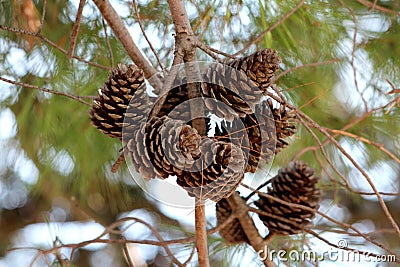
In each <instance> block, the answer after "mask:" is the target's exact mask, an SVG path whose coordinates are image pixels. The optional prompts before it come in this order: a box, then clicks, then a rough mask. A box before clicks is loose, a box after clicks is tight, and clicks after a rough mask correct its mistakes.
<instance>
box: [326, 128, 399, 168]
mask: <svg viewBox="0 0 400 267" xmlns="http://www.w3.org/2000/svg"><path fill="white" fill-rule="evenodd" d="M324 129H325V130H326V131H329V132H332V133H335V134H341V135H345V136H349V137H351V138H354V139H357V140H359V141H361V142H364V143H366V144H370V145H373V146H374V147H377V148H378V149H379V150H381V151H382V152H383V153H385V154H386V155H388V156H389V157H390V158H392V159H393V160H395V161H396V162H397V163H399V164H400V159H399V158H398V157H396V156H395V155H394V154H393V153H391V152H390V151H389V150H387V149H386V148H385V147H384V144H377V143H375V142H373V141H371V140H369V139H367V138H365V137H361V136H358V135H355V134H352V133H349V132H345V131H341V130H334V129H329V128H324Z"/></svg>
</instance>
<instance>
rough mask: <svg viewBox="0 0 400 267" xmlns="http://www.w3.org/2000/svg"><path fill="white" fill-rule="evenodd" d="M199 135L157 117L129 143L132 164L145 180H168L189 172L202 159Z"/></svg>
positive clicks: (187, 128) (189, 128)
mask: <svg viewBox="0 0 400 267" xmlns="http://www.w3.org/2000/svg"><path fill="white" fill-rule="evenodd" d="M199 143H200V136H199V135H198V133H197V131H196V130H195V129H194V128H192V127H191V126H189V125H185V124H184V122H183V121H178V120H172V119H169V118H167V117H162V118H157V117H154V118H152V119H151V120H150V121H148V122H146V123H142V124H141V127H140V129H138V130H136V131H134V133H133V135H131V136H130V140H129V141H128V143H127V149H128V151H129V152H130V155H131V158H132V162H133V165H134V166H135V169H136V171H137V172H139V173H141V174H142V175H143V177H144V178H146V179H150V178H154V177H155V176H156V175H157V176H158V177H159V178H167V177H168V176H169V175H179V174H181V173H182V172H183V171H184V170H187V169H190V168H191V167H192V165H193V164H194V161H195V160H196V159H197V158H198V157H199V156H200V150H199Z"/></svg>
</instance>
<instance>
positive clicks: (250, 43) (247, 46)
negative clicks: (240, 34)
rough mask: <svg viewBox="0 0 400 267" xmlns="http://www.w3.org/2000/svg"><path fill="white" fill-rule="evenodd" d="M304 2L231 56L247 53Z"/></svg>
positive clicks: (301, 2)
mask: <svg viewBox="0 0 400 267" xmlns="http://www.w3.org/2000/svg"><path fill="white" fill-rule="evenodd" d="M304 2H305V0H301V1H300V2H299V3H298V4H297V5H296V6H295V7H294V8H292V10H290V11H289V12H288V13H286V14H285V15H284V16H283V17H282V18H280V19H279V20H278V21H277V22H275V23H274V24H273V25H272V26H271V27H269V28H268V29H266V30H264V31H263V32H262V33H261V34H260V35H258V36H257V37H256V38H255V39H253V40H252V41H250V42H249V43H248V44H247V45H245V46H244V47H243V48H242V49H240V50H239V51H237V52H236V53H235V54H233V56H237V55H240V54H242V53H244V52H245V51H247V49H249V48H250V47H251V46H252V45H253V44H255V43H257V42H259V41H260V40H261V39H262V38H263V37H264V35H266V34H267V33H269V32H270V31H272V30H273V29H275V28H276V27H278V26H279V25H280V24H282V22H284V21H285V20H286V19H287V18H289V17H290V16H291V15H292V14H293V13H294V12H296V11H297V10H298V9H299V8H300V7H301V6H302V5H303V4H304Z"/></svg>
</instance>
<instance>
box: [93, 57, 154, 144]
mask: <svg viewBox="0 0 400 267" xmlns="http://www.w3.org/2000/svg"><path fill="white" fill-rule="evenodd" d="M149 107H150V99H149V97H148V95H147V93H146V86H145V83H144V76H143V71H142V70H140V69H138V68H137V67H136V66H134V65H129V66H126V65H124V64H118V67H117V68H116V69H113V70H112V73H111V74H110V75H109V77H108V80H107V81H106V82H105V83H104V86H103V87H102V88H100V89H99V95H98V96H97V97H96V98H95V99H94V100H93V106H92V109H90V110H89V114H90V118H91V121H92V123H93V125H94V126H95V127H96V128H97V129H99V130H100V131H102V132H103V133H105V134H106V135H108V136H110V137H114V138H119V139H122V131H123V127H124V126H125V127H127V129H128V128H129V129H130V130H132V128H135V127H138V125H139V124H140V122H142V121H144V120H145V118H146V117H147V114H148V111H149Z"/></svg>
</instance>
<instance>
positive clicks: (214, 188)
mask: <svg viewBox="0 0 400 267" xmlns="http://www.w3.org/2000/svg"><path fill="white" fill-rule="evenodd" d="M200 151H201V156H200V158H199V159H198V160H197V161H196V162H195V164H194V165H193V167H192V169H191V170H190V171H184V172H182V174H180V175H178V176H177V183H178V185H180V186H181V187H183V188H184V189H185V190H186V191H188V193H189V195H190V196H195V197H197V198H199V199H203V200H205V199H207V198H208V199H210V200H213V201H218V200H219V199H221V198H223V197H228V196H229V195H230V194H231V193H232V192H233V191H234V190H235V189H236V187H237V186H238V185H239V183H240V182H241V181H242V179H243V177H244V168H245V160H244V155H243V152H242V151H241V149H240V148H239V147H237V146H235V145H234V144H230V143H225V142H214V141H213V140H211V139H209V138H205V139H203V140H202V141H201V142H200Z"/></svg>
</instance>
